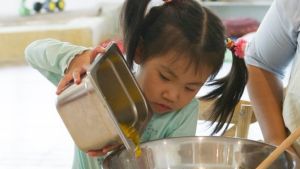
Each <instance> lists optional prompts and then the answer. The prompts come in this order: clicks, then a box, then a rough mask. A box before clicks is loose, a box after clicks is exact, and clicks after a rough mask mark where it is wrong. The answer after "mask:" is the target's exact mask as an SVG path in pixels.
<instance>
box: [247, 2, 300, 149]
mask: <svg viewBox="0 0 300 169" xmlns="http://www.w3.org/2000/svg"><path fill="white" fill-rule="evenodd" d="M297 5H299V2H298V1H296V0H275V1H274V2H273V4H272V6H271V7H270V9H269V11H268V12H267V14H266V16H265V18H264V19H263V21H262V23H261V25H260V27H259V29H258V31H257V32H256V34H255V37H254V38H253V39H252V41H251V42H250V43H249V46H248V49H247V51H246V62H247V66H248V69H249V82H248V85H247V89H248V92H249V97H250V100H251V103H252V105H253V108H254V112H255V116H256V118H257V120H258V122H259V125H260V127H261V129H262V133H263V136H264V139H265V141H266V142H268V143H271V144H280V143H281V142H282V141H283V140H284V139H285V138H286V137H287V132H286V129H285V125H284V122H283V117H282V103H283V85H282V82H281V80H282V78H283V77H284V74H285V68H286V67H287V66H288V64H289V63H290V61H291V60H292V58H293V57H294V53H295V50H296V46H297V39H296V38H295V37H297V30H296V29H295V28H296V27H297V26H296V24H295V20H294V19H295V18H293V17H294V16H295V13H297V12H296V11H298V10H297Z"/></svg>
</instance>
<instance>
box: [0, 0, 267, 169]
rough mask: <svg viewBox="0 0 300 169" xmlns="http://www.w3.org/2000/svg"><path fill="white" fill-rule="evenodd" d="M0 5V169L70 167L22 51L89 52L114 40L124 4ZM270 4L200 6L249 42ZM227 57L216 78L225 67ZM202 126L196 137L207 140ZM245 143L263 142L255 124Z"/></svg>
mask: <svg viewBox="0 0 300 169" xmlns="http://www.w3.org/2000/svg"><path fill="white" fill-rule="evenodd" d="M0 2H2V5H1V7H0V108H1V111H0V168H1V169H2V168H3V169H50V168H51V169H53V168H56V169H66V168H71V163H72V158H73V148H74V144H73V141H72V139H71V138H70V135H69V133H68V132H67V130H66V128H65V126H64V124H63V123H62V121H61V119H60V117H59V115H58V113H57V111H56V108H55V100H56V95H55V90H56V88H55V86H53V85H52V84H50V83H49V82H48V81H47V80H46V79H45V78H44V77H42V76H41V75H40V74H39V73H38V72H37V71H35V70H34V69H32V68H31V67H29V66H28V65H27V63H26V62H25V60H24V49H25V47H26V46H27V45H28V44H29V43H30V42H32V41H34V40H37V39H42V38H55V39H59V40H62V41H69V42H71V43H74V44H78V45H83V46H90V47H94V46H96V45H98V44H100V43H101V42H104V41H107V40H109V39H118V38H120V31H119V27H118V19H117V18H118V15H119V12H120V7H121V5H122V2H123V0H65V1H64V6H63V8H62V9H59V8H57V7H55V8H54V9H52V8H51V7H49V5H48V6H47V3H48V4H49V1H45V0H27V1H23V0H7V1H4V0H0ZM54 2H56V3H57V2H58V1H54ZM271 2H272V1H271V0H267V1H260V0H257V1H250V0H235V1H225V0H224V1H216V0H215V1H199V3H202V4H203V5H204V6H206V7H208V8H210V9H211V10H212V11H213V12H215V13H216V14H217V15H218V16H219V17H221V19H222V20H223V21H224V24H225V26H226V29H227V34H228V36H231V37H233V38H238V37H241V36H245V35H248V34H249V36H248V37H250V38H251V33H253V32H255V31H256V29H257V27H258V25H259V23H260V21H261V19H262V17H263V16H264V14H265V12H266V11H267V9H268V8H269V6H270V4H271ZM37 3H40V9H37V8H38V5H37ZM41 4H42V7H41ZM37 11H39V12H37ZM230 57H231V56H227V57H226V58H227V59H226V60H225V62H226V63H225V66H224V68H223V69H222V72H221V74H222V73H226V71H227V70H228V69H229V68H230ZM202 92H203V91H202ZM199 95H201V91H200V92H199ZM243 97H244V98H245V99H247V94H245V96H243ZM201 124H202V123H201ZM201 124H200V123H199V130H198V131H197V135H208V134H209V131H207V130H201V126H200V125H201ZM249 139H255V140H260V139H262V137H261V133H260V131H259V128H258V125H257V124H253V125H252V126H251V128H250V133H249Z"/></svg>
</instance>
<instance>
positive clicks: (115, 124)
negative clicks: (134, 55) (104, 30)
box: [57, 43, 150, 151]
mask: <svg viewBox="0 0 300 169" xmlns="http://www.w3.org/2000/svg"><path fill="white" fill-rule="evenodd" d="M57 110H58V112H59V114H60V116H61V118H62V120H63V122H64V124H65V126H66V127H67V129H68V131H69V133H70V135H71V136H72V138H73V140H74V142H75V144H76V145H77V146H78V147H79V148H80V149H81V150H83V151H88V150H95V149H99V148H102V147H103V146H105V145H107V144H115V143H123V144H124V145H125V147H126V148H130V147H131V145H130V142H129V141H128V139H127V138H126V137H125V136H124V134H123V133H122V131H121V129H120V127H119V123H122V124H126V125H128V126H132V127H134V128H135V129H136V130H137V131H138V132H140V133H141V132H142V130H143V128H144V127H145V125H146V123H147V121H148V119H149V118H150V116H149V111H148V107H147V103H146V100H145V98H144V96H143V94H142V92H141V90H140V88H139V86H138V84H137V82H136V81H135V79H134V76H133V75H132V73H131V71H130V70H129V69H128V67H127V64H126V62H125V60H124V58H123V56H122V54H121V52H120V50H119V49H118V47H117V45H116V44H114V43H113V44H111V45H110V46H109V47H108V48H107V51H106V52H105V53H104V55H103V56H101V57H97V58H96V60H95V61H94V62H93V64H92V65H91V66H90V67H89V68H88V70H87V73H86V76H85V77H84V78H83V79H82V82H81V83H80V84H79V85H76V84H72V85H70V86H69V87H68V88H67V89H66V90H65V91H63V92H62V93H61V94H60V95H59V96H58V98H57Z"/></svg>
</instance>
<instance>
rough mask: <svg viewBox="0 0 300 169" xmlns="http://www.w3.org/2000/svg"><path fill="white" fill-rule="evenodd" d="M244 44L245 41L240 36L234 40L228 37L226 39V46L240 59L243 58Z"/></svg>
mask: <svg viewBox="0 0 300 169" xmlns="http://www.w3.org/2000/svg"><path fill="white" fill-rule="evenodd" d="M246 45H247V41H246V40H244V39H242V38H240V39H238V40H236V42H234V41H233V40H231V39H230V38H227V39H226V47H227V48H228V49H230V50H231V51H232V52H233V53H234V55H235V56H236V57H238V58H240V59H244V56H245V48H246Z"/></svg>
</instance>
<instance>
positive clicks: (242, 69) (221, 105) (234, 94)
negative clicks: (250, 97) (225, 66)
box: [201, 39, 248, 134]
mask: <svg viewBox="0 0 300 169" xmlns="http://www.w3.org/2000/svg"><path fill="white" fill-rule="evenodd" d="M241 45H244V42H242V43H241V42H238V43H234V42H233V41H231V40H230V39H227V48H229V49H230V50H231V52H232V57H233V59H232V66H231V69H230V72H229V73H228V75H227V76H225V77H223V78H221V79H217V80H213V81H211V82H209V83H208V86H216V88H215V89H214V90H213V91H211V92H210V93H208V94H207V95H205V96H203V97H202V98H201V99H206V100H211V99H214V98H217V99H216V102H215V103H214V104H215V106H214V108H213V110H212V114H211V119H212V120H213V121H214V122H216V121H217V125H216V127H215V128H214V130H213V133H212V134H214V133H217V132H219V131H220V130H221V129H222V128H223V126H224V125H225V124H226V126H225V129H226V128H228V125H229V123H230V121H231V119H232V116H233V112H234V108H235V106H236V105H237V103H238V102H239V100H240V98H241V97H242V94H243V92H244V89H245V86H246V84H247V81H248V71H247V67H246V64H245V61H244V59H243V50H241ZM224 131H225V130H223V132H224Z"/></svg>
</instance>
